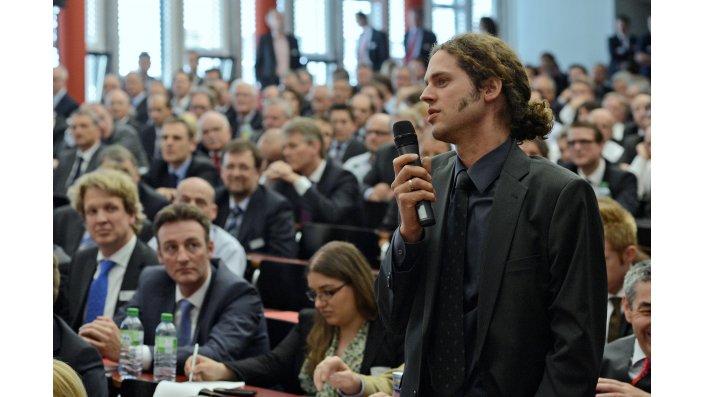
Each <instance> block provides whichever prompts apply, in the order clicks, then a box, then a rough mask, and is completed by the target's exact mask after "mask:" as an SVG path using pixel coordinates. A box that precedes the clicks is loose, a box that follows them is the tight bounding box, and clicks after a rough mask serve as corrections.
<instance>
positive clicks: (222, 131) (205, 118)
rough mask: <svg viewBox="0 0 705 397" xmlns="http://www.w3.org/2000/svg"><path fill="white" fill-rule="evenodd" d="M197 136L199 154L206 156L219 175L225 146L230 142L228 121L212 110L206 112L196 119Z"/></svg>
mask: <svg viewBox="0 0 705 397" xmlns="http://www.w3.org/2000/svg"><path fill="white" fill-rule="evenodd" d="M198 130H199V132H200V133H199V136H200V137H201V143H199V144H198V149H199V152H201V153H203V154H204V155H206V156H208V158H210V159H211V163H213V166H214V167H215V169H216V171H217V172H218V173H220V167H221V165H222V164H223V154H224V149H225V145H227V144H228V142H230V141H231V140H232V136H233V134H232V131H231V130H230V123H228V119H227V118H226V117H225V116H224V115H223V114H222V113H219V112H216V111H214V110H210V111H207V112H206V113H204V114H203V115H202V116H201V118H200V119H198Z"/></svg>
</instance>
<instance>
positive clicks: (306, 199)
mask: <svg viewBox="0 0 705 397" xmlns="http://www.w3.org/2000/svg"><path fill="white" fill-rule="evenodd" d="M283 132H284V135H285V144H284V161H276V162H274V163H272V164H271V165H270V166H269V168H267V171H265V175H266V176H267V180H268V181H269V182H272V183H273V187H274V189H275V190H276V191H277V192H279V193H281V194H282V195H283V196H284V197H286V198H287V199H288V200H289V202H290V203H291V204H292V206H293V207H294V215H295V216H296V221H297V222H299V223H305V222H316V223H331V224H346V225H349V224H352V225H355V224H358V223H359V222H360V219H359V218H360V216H359V215H360V209H361V208H360V207H361V204H362V202H361V200H360V192H359V191H358V184H357V179H355V176H354V175H353V174H351V173H350V172H349V171H346V170H344V169H343V168H342V166H340V165H338V164H337V163H336V162H335V161H333V160H326V159H325V152H324V151H323V137H322V136H321V132H320V131H319V130H318V127H316V124H315V123H314V122H313V121H312V120H310V119H306V118H303V117H297V118H295V119H293V120H291V121H290V122H288V123H286V124H285V125H284V128H283Z"/></svg>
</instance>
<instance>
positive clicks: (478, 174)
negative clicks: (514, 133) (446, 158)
mask: <svg viewBox="0 0 705 397" xmlns="http://www.w3.org/2000/svg"><path fill="white" fill-rule="evenodd" d="M513 142H514V140H513V139H512V138H511V137H509V138H507V140H505V141H504V143H502V144H501V145H499V146H497V147H496V148H494V149H493V150H492V151H491V152H489V153H487V154H485V155H484V156H482V157H481V158H480V159H479V160H477V161H476V162H475V164H473V165H472V166H471V167H470V168H469V169H467V173H468V175H469V176H470V179H471V180H472V182H473V183H474V184H475V187H476V188H477V190H478V191H479V192H480V193H484V192H485V190H487V188H488V187H489V186H490V185H491V184H492V182H494V181H495V179H497V178H498V177H499V174H500V173H501V172H502V167H503V166H504V161H505V160H506V159H507V155H508V154H509V149H511V145H512V143H513ZM465 170H466V168H465V166H464V165H463V162H462V161H460V157H458V156H456V158H455V175H456V176H457V175H458V173H460V172H461V171H465Z"/></svg>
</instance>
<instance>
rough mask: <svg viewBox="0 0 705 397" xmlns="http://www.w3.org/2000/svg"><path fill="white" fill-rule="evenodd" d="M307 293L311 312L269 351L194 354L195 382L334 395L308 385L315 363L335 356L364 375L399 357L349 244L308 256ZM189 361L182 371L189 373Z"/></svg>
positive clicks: (365, 268)
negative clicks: (235, 356)
mask: <svg viewBox="0 0 705 397" xmlns="http://www.w3.org/2000/svg"><path fill="white" fill-rule="evenodd" d="M307 278H308V286H309V289H310V290H309V291H308V293H307V295H308V297H309V299H311V300H312V301H313V302H314V304H315V308H316V309H315V310H313V309H304V310H302V311H301V312H300V313H299V323H298V324H297V325H296V326H295V327H294V328H293V329H292V331H291V332H290V333H289V334H288V335H287V336H286V338H284V340H282V342H281V343H279V345H278V346H277V347H276V348H275V349H274V350H272V351H271V352H269V353H267V354H264V355H262V356H258V357H253V358H249V359H245V360H239V361H234V362H226V363H220V362H217V361H213V360H211V359H209V358H207V357H204V356H198V358H197V360H196V361H197V363H196V365H195V367H193V373H194V379H195V380H236V381H244V382H245V383H247V384H250V385H255V386H261V387H267V386H272V385H277V384H278V385H281V386H282V387H283V388H284V391H286V392H289V393H296V394H306V395H316V396H331V397H333V396H337V395H338V394H337V392H336V390H335V389H334V388H332V387H330V386H326V387H324V388H323V389H322V390H321V391H320V392H319V391H317V390H316V386H315V385H314V383H313V372H314V369H315V368H316V365H317V364H318V363H319V362H321V361H323V359H324V358H326V357H328V356H338V357H340V358H342V360H343V362H345V364H346V365H348V366H349V367H350V369H351V370H352V371H354V372H357V373H360V374H365V375H369V374H370V368H372V367H396V366H398V365H400V364H401V363H402V362H403V361H404V358H403V338H399V337H393V336H392V335H391V334H389V333H388V332H387V331H385V330H384V327H383V325H382V323H381V322H380V321H379V320H377V318H378V317H377V306H376V303H375V294H374V289H373V276H372V272H371V271H370V267H369V265H368V264H367V261H366V260H365V258H364V257H363V255H362V254H361V253H360V251H359V250H358V249H357V248H355V246H353V245H352V244H349V243H344V242H337V241H334V242H330V243H328V244H326V245H324V246H323V247H321V248H320V249H319V250H318V251H317V252H316V253H315V254H314V255H313V257H312V258H311V260H310V264H309V269H308V275H307ZM191 367H192V364H191V360H188V361H187V362H186V367H185V373H186V374H189V373H190V372H191V369H192V368H191Z"/></svg>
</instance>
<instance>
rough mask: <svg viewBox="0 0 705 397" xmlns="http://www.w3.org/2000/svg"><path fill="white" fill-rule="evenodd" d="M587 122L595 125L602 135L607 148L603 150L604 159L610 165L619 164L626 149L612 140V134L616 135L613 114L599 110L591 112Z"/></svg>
mask: <svg viewBox="0 0 705 397" xmlns="http://www.w3.org/2000/svg"><path fill="white" fill-rule="evenodd" d="M586 121H588V122H590V123H593V124H595V126H596V127H597V129H599V130H600V132H601V133H602V139H603V140H604V142H605V147H604V148H603V149H602V157H604V158H605V159H606V160H607V161H609V162H610V163H613V164H617V162H618V161H619V159H620V158H621V157H622V154H623V153H624V148H623V147H622V145H620V144H619V143H617V142H615V141H614V139H612V138H613V135H612V134H613V133H614V117H613V116H612V113H610V111H609V110H607V109H603V108H597V109H594V110H592V111H591V112H590V114H589V115H588V119H587V120H586Z"/></svg>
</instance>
